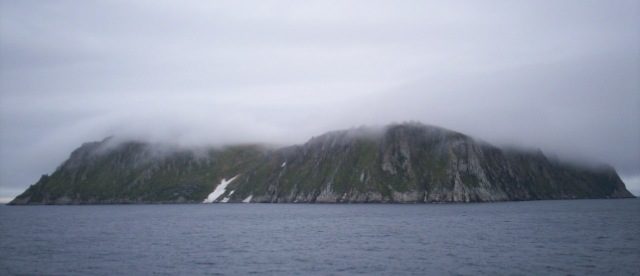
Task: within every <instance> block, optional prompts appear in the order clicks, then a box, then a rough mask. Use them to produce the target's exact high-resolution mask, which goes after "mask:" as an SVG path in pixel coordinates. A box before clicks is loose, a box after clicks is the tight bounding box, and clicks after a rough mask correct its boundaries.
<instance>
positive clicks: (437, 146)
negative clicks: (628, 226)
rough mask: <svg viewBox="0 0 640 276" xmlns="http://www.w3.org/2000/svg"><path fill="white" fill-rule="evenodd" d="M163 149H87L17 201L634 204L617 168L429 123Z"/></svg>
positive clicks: (88, 146)
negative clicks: (287, 142) (289, 140)
mask: <svg viewBox="0 0 640 276" xmlns="http://www.w3.org/2000/svg"><path fill="white" fill-rule="evenodd" d="M161 148H162V147H158V146H153V145H148V144H143V143H137V142H129V143H122V144H119V145H110V143H109V141H103V142H99V143H88V144H85V145H83V146H82V147H80V148H79V149H77V150H75V151H74V152H73V153H72V154H71V157H70V158H69V159H68V160H67V161H66V162H64V163H63V164H62V165H61V166H60V167H59V168H58V169H57V170H56V171H55V172H54V173H53V174H52V175H51V176H43V177H42V178H41V179H40V181H38V182H37V183H36V184H34V185H32V186H31V187H29V189H27V191H25V192H24V193H23V194H21V195H20V196H18V197H17V198H16V199H15V200H14V201H12V202H11V203H12V204H83V203H160V202H202V201H203V200H204V199H205V198H207V196H208V195H209V194H210V193H211V192H212V191H213V190H214V189H216V188H217V191H216V193H215V195H216V197H215V198H211V200H213V201H214V202H216V201H217V202H220V201H225V202H242V201H244V202H248V201H250V202H477V201H505V200H534V199H568V198H623V197H633V196H632V195H631V193H629V191H627V190H626V188H625V186H624V183H623V182H622V181H621V180H620V178H619V177H618V175H617V173H616V172H615V170H613V169H612V168H609V167H601V168H586V167H579V166H575V165H569V164H563V163H559V162H555V161H550V160H548V159H547V158H546V157H545V156H544V155H543V154H542V153H541V152H526V151H515V150H509V151H507V150H502V149H499V148H496V147H494V146H491V145H489V144H487V143H484V142H480V141H476V140H474V139H473V138H471V137H468V136H466V135H463V134H460V133H457V132H453V131H449V130H445V129H442V128H437V127H431V126H425V125H420V124H401V125H391V126H388V127H386V128H383V129H371V128H359V129H351V130H346V131H336V132H331V133H327V134H324V135H322V136H319V137H315V138H312V139H311V140H310V141H308V142H307V143H305V144H304V145H298V146H291V147H286V148H281V149H276V150H273V149H267V148H264V147H260V146H246V145H245V146H234V147H226V148H221V149H207V150H201V151H198V152H194V151H186V150H177V149H174V150H171V149H166V148H165V149H162V150H160V149H161ZM232 178H233V180H232V181H231V182H226V181H225V182H223V181H222V180H223V179H227V180H228V179H232ZM219 183H224V185H220V186H219V185H218V184H219ZM223 186H224V188H223Z"/></svg>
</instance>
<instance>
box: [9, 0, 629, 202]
mask: <svg viewBox="0 0 640 276" xmlns="http://www.w3.org/2000/svg"><path fill="white" fill-rule="evenodd" d="M0 5H1V6H0V107H1V109H0V157H1V158H0V197H12V196H15V195H17V194H18V193H20V192H21V191H22V190H24V189H25V188H26V187H27V186H28V185H29V184H32V183H33V182H34V181H35V180H37V178H38V177H39V175H40V174H43V173H49V172H51V171H52V170H53V169H54V168H55V167H56V165H58V164H59V163H60V162H62V161H63V160H64V159H65V158H66V157H67V155H68V154H69V153H70V152H71V150H73V149H74V148H75V147H77V146H79V145H80V144H81V143H82V142H85V141H89V140H100V139H102V138H104V137H106V136H109V135H118V136H123V137H132V138H139V139H146V140H150V141H159V142H161V141H171V142H175V143H178V144H183V145H201V144H225V143H236V142H270V143H280V144H289V143H301V142H304V141H305V140H306V139H308V138H310V137H311V136H312V135H317V134H320V133H322V132H324V131H328V130H333V129H337V128H346V127H351V126H358V125H363V124H375V125H380V124H386V123H389V122H392V121H405V120H419V121H422V122H425V123H429V124H437V125H441V126H443V127H448V128H452V129H455V130H458V131H462V132H466V133H468V134H471V135H474V136H477V137H479V138H482V139H485V140H487V141H489V142H492V143H496V144H516V145H521V146H527V147H540V148H542V149H543V150H544V151H545V152H548V153H554V154H558V155H560V156H565V157H566V158H572V159H579V160H591V161H594V162H606V163H610V164H612V165H613V166H615V167H616V169H617V170H618V171H619V172H620V173H621V174H622V175H623V177H624V179H625V180H626V181H627V184H628V186H629V187H630V188H631V189H632V190H633V191H634V192H635V193H636V194H638V192H640V181H639V179H640V127H638V123H639V122H640V79H639V77H638V76H640V24H639V23H640V22H638V21H639V19H638V18H640V4H639V3H638V2H637V1H615V2H599V1H593V2H590V1H560V2H557V1H482V2H480V1H441V2H435V1H403V2H400V3H397V2H395V3H394V2H389V1H336V2H331V1H310V2H307V1H305V2H304V3H302V2H295V1H252V2H249V1H247V2H244V1H240V2H238V1H215V2H211V1H189V2H188V3H177V2H172V1H136V2H135V3H130V2H129V1H104V2H102V1H92V2H82V1H56V2H40V1H0Z"/></svg>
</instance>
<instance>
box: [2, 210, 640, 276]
mask: <svg viewBox="0 0 640 276" xmlns="http://www.w3.org/2000/svg"><path fill="white" fill-rule="evenodd" d="M248 274H258V275H351V274H361V275H362V274H364V275H640V200H639V199H618V200H609V199H602V200H558V201H526V202H497V203H468V204H192V205H95V206H0V275H248Z"/></svg>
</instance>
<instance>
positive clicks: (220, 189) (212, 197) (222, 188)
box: [202, 175, 238, 203]
mask: <svg viewBox="0 0 640 276" xmlns="http://www.w3.org/2000/svg"><path fill="white" fill-rule="evenodd" d="M236 177H238V175H236V176H234V177H232V178H231V179H229V180H226V179H224V178H223V179H222V181H221V182H220V184H218V186H216V188H215V189H214V190H213V192H211V193H210V194H209V196H207V198H206V199H205V200H204V201H203V202H202V203H212V202H215V201H216V200H217V199H218V197H220V196H221V195H222V194H224V192H226V191H227V185H229V183H231V182H233V180H235V179H236ZM233 192H234V191H231V193H230V194H229V195H231V194H233ZM225 199H226V200H227V201H228V200H229V199H228V198H225ZM223 200H224V199H223ZM222 202H226V201H222Z"/></svg>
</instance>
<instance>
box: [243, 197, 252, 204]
mask: <svg viewBox="0 0 640 276" xmlns="http://www.w3.org/2000/svg"><path fill="white" fill-rule="evenodd" d="M252 198H253V195H250V196H248V197H247V198H245V199H244V200H242V203H249V202H251V199H252Z"/></svg>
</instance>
